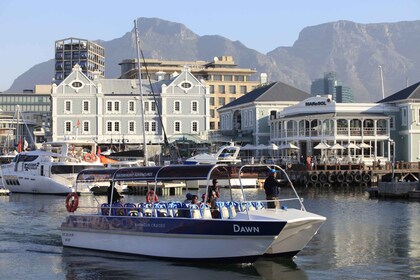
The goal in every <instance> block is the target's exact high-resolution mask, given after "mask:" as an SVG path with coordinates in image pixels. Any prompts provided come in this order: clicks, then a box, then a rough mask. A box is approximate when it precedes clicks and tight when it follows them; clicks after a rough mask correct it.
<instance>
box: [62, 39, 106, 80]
mask: <svg viewBox="0 0 420 280" xmlns="http://www.w3.org/2000/svg"><path fill="white" fill-rule="evenodd" d="M76 64H79V65H80V67H81V68H82V71H83V73H84V74H85V75H86V76H87V77H89V79H91V80H92V79H93V78H94V77H95V75H96V76H98V77H100V78H104V77H105V50H104V48H103V47H101V46H100V45H98V44H96V43H94V42H92V41H88V40H85V39H78V38H67V39H62V40H58V41H55V66H54V79H55V83H56V84H59V83H60V82H61V81H63V80H64V79H65V78H66V77H67V76H68V75H70V73H71V71H72V68H73V66H74V65H76Z"/></svg>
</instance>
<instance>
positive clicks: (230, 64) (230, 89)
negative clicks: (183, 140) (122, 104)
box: [120, 56, 267, 130]
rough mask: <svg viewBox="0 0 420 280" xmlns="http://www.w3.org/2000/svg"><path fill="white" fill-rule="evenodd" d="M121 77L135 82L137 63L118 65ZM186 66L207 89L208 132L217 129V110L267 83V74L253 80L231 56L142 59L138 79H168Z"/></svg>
mask: <svg viewBox="0 0 420 280" xmlns="http://www.w3.org/2000/svg"><path fill="white" fill-rule="evenodd" d="M120 65H121V78H122V79H135V78H137V76H138V70H137V60H135V59H127V60H124V61H122V62H121V63H120ZM185 66H187V67H188V68H189V69H190V71H191V73H192V74H193V75H194V76H195V77H196V78H197V79H199V80H203V81H204V82H205V84H206V85H207V86H209V90H210V130H218V129H220V123H219V114H218V112H217V109H218V108H220V107H222V106H224V105H226V104H228V103H230V102H232V101H233V100H235V99H237V98H239V97H241V96H243V95H244V94H245V93H248V92H250V91H251V90H253V89H255V88H256V87H257V86H258V85H260V84H262V83H263V84H264V83H266V82H267V78H266V77H267V75H266V74H264V73H262V74H261V75H260V78H259V79H256V78H255V79H254V77H253V75H254V74H255V73H256V71H255V70H252V69H249V68H238V67H237V65H236V64H235V62H234V61H233V58H232V56H221V57H215V58H214V60H213V61H210V62H208V61H163V60H158V59H145V61H144V62H142V63H141V67H142V74H141V75H142V78H143V79H146V78H147V74H146V71H145V70H146V68H147V72H148V73H149V75H150V76H151V79H152V80H153V79H155V80H163V79H170V78H171V77H172V76H173V75H174V74H175V75H176V74H177V73H179V72H181V71H182V69H183V68H184V67H185Z"/></svg>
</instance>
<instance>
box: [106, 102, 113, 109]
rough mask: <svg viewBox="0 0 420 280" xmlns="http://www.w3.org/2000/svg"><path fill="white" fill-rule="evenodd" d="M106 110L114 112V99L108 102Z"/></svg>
mask: <svg viewBox="0 0 420 280" xmlns="http://www.w3.org/2000/svg"><path fill="white" fill-rule="evenodd" d="M106 110H107V111H109V112H112V101H107V102H106Z"/></svg>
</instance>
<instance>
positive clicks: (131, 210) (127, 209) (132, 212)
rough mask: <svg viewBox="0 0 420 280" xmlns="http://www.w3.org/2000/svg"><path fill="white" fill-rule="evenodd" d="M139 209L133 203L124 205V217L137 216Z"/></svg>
mask: <svg viewBox="0 0 420 280" xmlns="http://www.w3.org/2000/svg"><path fill="white" fill-rule="evenodd" d="M139 212H140V211H139V208H138V207H137V205H135V204H134V203H125V204H124V214H125V215H126V216H139Z"/></svg>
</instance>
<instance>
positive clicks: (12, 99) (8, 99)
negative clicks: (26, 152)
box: [0, 93, 51, 151]
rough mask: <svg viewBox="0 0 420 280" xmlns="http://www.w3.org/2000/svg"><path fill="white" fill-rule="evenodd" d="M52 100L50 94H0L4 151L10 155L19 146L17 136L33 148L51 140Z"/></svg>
mask: <svg viewBox="0 0 420 280" xmlns="http://www.w3.org/2000/svg"><path fill="white" fill-rule="evenodd" d="M50 97H51V96H50V94H34V93H2V94H0V142H1V148H2V149H3V150H4V149H5V150H9V151H10V150H12V149H13V147H14V146H16V141H17V140H18V139H16V137H17V135H20V136H23V138H24V140H25V141H27V142H28V143H30V144H37V143H42V142H44V141H46V140H48V138H49V136H50V135H51V131H50V127H51V101H50ZM30 138H33V141H32V139H30ZM32 142H34V143H32Z"/></svg>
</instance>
